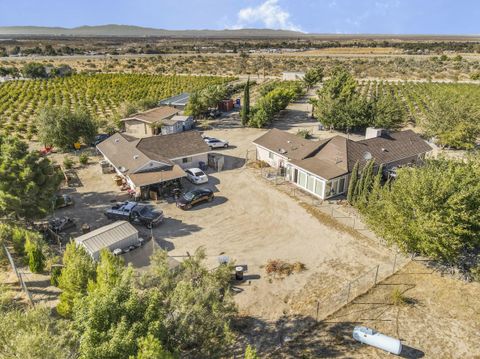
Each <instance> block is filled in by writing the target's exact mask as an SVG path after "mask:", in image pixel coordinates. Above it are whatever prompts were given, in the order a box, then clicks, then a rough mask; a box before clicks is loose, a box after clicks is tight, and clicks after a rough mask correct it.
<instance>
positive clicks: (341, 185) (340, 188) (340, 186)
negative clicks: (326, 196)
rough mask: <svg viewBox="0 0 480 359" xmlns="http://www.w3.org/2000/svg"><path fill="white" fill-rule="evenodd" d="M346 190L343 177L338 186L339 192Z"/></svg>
mask: <svg viewBox="0 0 480 359" xmlns="http://www.w3.org/2000/svg"><path fill="white" fill-rule="evenodd" d="M343 192H345V177H343V178H341V179H340V181H339V186H338V193H343Z"/></svg>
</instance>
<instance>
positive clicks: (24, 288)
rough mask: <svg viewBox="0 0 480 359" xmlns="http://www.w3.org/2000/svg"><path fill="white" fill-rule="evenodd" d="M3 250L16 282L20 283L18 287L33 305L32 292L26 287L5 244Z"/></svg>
mask: <svg viewBox="0 0 480 359" xmlns="http://www.w3.org/2000/svg"><path fill="white" fill-rule="evenodd" d="M3 250H4V252H5V255H6V256H7V259H8V262H9V263H10V266H11V267H12V270H13V272H14V273H15V275H16V276H17V278H18V282H19V283H20V288H21V289H22V290H23V292H24V293H25V295H26V297H27V299H28V301H29V303H30V305H32V306H33V305H34V301H33V297H32V294H31V293H30V291H29V290H28V287H27V285H26V283H25V281H24V280H23V276H22V273H21V272H20V271H19V270H18V268H17V266H16V265H15V261H14V260H13V257H12V255H11V254H10V251H9V250H8V248H7V247H6V246H5V245H3Z"/></svg>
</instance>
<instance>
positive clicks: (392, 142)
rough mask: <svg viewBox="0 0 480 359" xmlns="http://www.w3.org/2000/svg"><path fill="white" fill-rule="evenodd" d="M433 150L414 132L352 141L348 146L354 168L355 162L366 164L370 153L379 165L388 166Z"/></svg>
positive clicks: (349, 164) (350, 161)
mask: <svg viewBox="0 0 480 359" xmlns="http://www.w3.org/2000/svg"><path fill="white" fill-rule="evenodd" d="M431 150H432V148H431V147H430V145H429V144H428V143H426V142H425V141H424V140H423V139H422V138H421V137H420V136H419V135H418V134H416V133H415V132H413V131H412V130H406V131H399V132H392V133H390V134H384V135H382V136H380V137H374V138H369V139H368V140H361V141H357V142H354V141H351V143H349V145H348V166H349V170H351V169H352V168H353V166H354V165H355V162H356V161H358V162H359V163H360V165H362V164H365V162H366V161H365V159H364V156H365V153H366V152H370V154H371V155H372V158H373V159H374V160H375V162H376V163H377V164H384V165H385V164H388V163H390V162H395V161H399V160H402V159H405V158H408V157H413V156H417V155H420V154H424V153H427V152H429V151H431Z"/></svg>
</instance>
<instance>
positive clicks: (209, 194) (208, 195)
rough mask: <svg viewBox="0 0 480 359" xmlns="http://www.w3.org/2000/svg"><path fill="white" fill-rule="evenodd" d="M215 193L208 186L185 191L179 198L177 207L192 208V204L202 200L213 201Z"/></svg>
mask: <svg viewBox="0 0 480 359" xmlns="http://www.w3.org/2000/svg"><path fill="white" fill-rule="evenodd" d="M213 198H214V195H213V191H212V190H211V189H208V188H203V189H195V190H193V191H189V192H186V193H184V194H183V195H182V196H180V197H179V198H178V199H177V207H179V208H181V209H190V208H192V206H194V205H196V204H197V203H201V202H205V201H208V202H211V201H213Z"/></svg>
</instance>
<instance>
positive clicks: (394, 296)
mask: <svg viewBox="0 0 480 359" xmlns="http://www.w3.org/2000/svg"><path fill="white" fill-rule="evenodd" d="M387 301H388V302H390V304H392V305H394V306H396V307H399V306H402V305H407V304H408V302H409V300H408V298H407V297H406V296H405V295H404V294H403V292H402V291H401V290H400V288H394V289H393V290H392V292H391V293H390V295H389V296H388V297H387Z"/></svg>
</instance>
